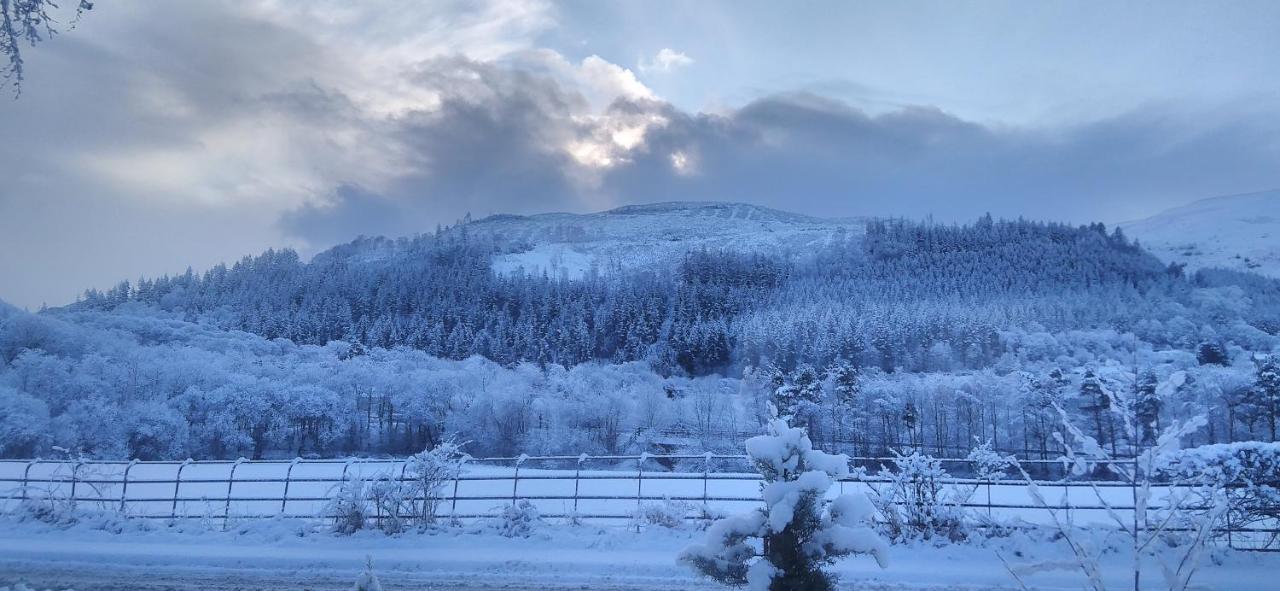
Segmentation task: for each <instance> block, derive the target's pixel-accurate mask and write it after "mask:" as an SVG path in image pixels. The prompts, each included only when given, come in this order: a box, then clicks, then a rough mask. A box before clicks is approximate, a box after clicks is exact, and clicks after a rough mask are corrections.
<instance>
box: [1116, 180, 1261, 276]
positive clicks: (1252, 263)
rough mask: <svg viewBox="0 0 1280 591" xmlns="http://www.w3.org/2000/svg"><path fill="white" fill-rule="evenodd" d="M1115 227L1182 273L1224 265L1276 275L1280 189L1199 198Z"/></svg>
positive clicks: (1230, 267) (1235, 268) (1240, 269)
mask: <svg viewBox="0 0 1280 591" xmlns="http://www.w3.org/2000/svg"><path fill="white" fill-rule="evenodd" d="M1120 227H1121V228H1122V229H1123V230H1124V232H1125V233H1126V234H1128V235H1129V236H1130V237H1131V238H1136V239H1138V240H1139V241H1140V242H1141V243H1142V246H1143V247H1144V248H1146V249H1147V250H1148V251H1150V252H1151V253H1152V254H1154V255H1156V256H1158V257H1160V258H1161V259H1163V260H1165V261H1168V262H1178V263H1186V265H1187V270H1188V271H1194V270H1195V269H1199V268H1203V267H1224V268H1228V269H1234V270H1238V271H1252V272H1254V273H1260V274H1263V275H1268V276H1271V277H1280V190H1272V191H1263V192H1259V193H1246V194H1241V195H1227V196H1223V197H1213V198H1209V199H1202V200H1200V201H1196V202H1193V203H1190V204H1187V205H1183V206H1181V207H1175V208H1173V209H1170V210H1167V211H1164V212H1162V213H1159V214H1157V215H1154V216H1152V217H1149V218H1146V219H1143V220H1137V221H1132V222H1126V223H1123V224H1120Z"/></svg>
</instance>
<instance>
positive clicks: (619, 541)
mask: <svg viewBox="0 0 1280 591" xmlns="http://www.w3.org/2000/svg"><path fill="white" fill-rule="evenodd" d="M186 527H189V528H191V529H188V530H186V531H177V530H176V529H175V528H164V527H158V528H156V529H153V530H150V531H145V530H126V531H123V532H122V533H108V532H106V531H100V530H98V529H92V528H88V527H84V526H83V525H82V526H76V527H73V528H71V529H58V528H50V527H48V526H44V525H42V524H33V523H30V522H27V523H13V522H3V523H0V587H3V586H4V585H8V584H13V583H16V582H18V581H25V582H26V583H27V584H29V585H31V586H32V587H33V588H37V589H68V588H71V589H75V590H77V591H95V590H107V591H117V590H125V589H130V590H144V591H145V590H162V589H163V590H175V591H176V590H182V591H187V590H191V589H212V590H232V589H234V590H239V591H251V590H252V591H257V590H263V591H265V590H268V589H270V590H272V591H280V590H284V589H315V590H329V589H350V585H351V584H352V582H353V581H354V580H355V576H356V575H357V573H359V571H360V570H361V567H362V565H363V562H364V560H365V556H366V555H370V556H372V558H373V561H374V564H375V568H376V571H377V573H378V575H379V577H380V578H381V580H382V583H383V585H384V586H385V587H386V588H387V589H406V590H410V589H412V590H419V589H421V590H426V589H430V590H433V591H450V590H457V591H488V590H498V589H501V590H507V591H525V590H529V591H532V590H534V589H551V590H561V589H563V590H570V589H572V590H587V589H592V590H601V591H676V590H695V591H696V590H703V589H705V590H711V589H723V587H716V586H714V585H711V584H710V583H708V582H706V581H704V580H700V579H698V578H695V577H694V576H693V575H692V574H691V573H690V571H689V570H687V569H686V568H684V567H682V566H681V565H678V564H676V563H675V560H674V557H675V555H676V553H677V552H678V551H679V550H680V549H681V548H683V547H684V546H685V545H687V544H689V543H690V542H691V541H692V540H694V539H695V538H697V537H698V536H700V535H701V534H700V532H695V531H688V530H680V531H671V530H661V529H654V530H650V531H645V532H643V533H635V532H634V531H628V530H624V529H620V528H593V527H576V528H575V527H548V528H546V529H544V530H542V531H540V532H539V533H537V534H535V536H534V537H531V538H527V539H521V538H517V539H509V538H504V537H501V536H497V535H494V534H492V533H484V532H478V531H465V530H447V531H444V532H441V533H437V534H434V535H417V534H412V535H403V536H396V537H388V536H384V535H381V534H378V533H374V532H361V533H359V534H357V535H354V536H350V537H339V536H334V535H332V534H327V533H317V532H300V530H298V529H297V527H298V526H297V524H291V523H283V522H281V523H274V524H264V523H262V522H254V523H252V524H249V526H247V527H246V529H241V530H235V529H233V530H232V531H225V532H224V531H199V530H196V529H194V526H186ZM300 533H302V535H299V534H300ZM990 544H993V545H991V546H989V547H983V545H981V544H978V545H955V546H944V547H933V546H929V545H917V546H893V547H892V548H891V549H890V556H889V568H888V569H885V570H880V569H879V568H877V567H876V566H875V565H874V563H873V562H872V561H871V560H869V559H865V558H861V559H860V558H857V557H855V558H851V559H848V560H844V561H842V562H840V563H839V564H837V565H836V571H837V572H838V573H839V574H840V575H841V577H842V580H843V582H844V585H843V586H844V587H845V588H850V589H853V588H857V589H878V590H885V591H898V590H918V589H935V590H936V589H965V590H970V591H976V590H991V589H1014V588H1016V587H1015V585H1014V584H1013V583H1012V582H1011V580H1010V578H1009V575H1008V574H1007V573H1006V572H1005V570H1004V569H1003V568H1002V567H1001V566H1000V563H999V560H998V559H997V558H996V556H995V550H994V548H996V547H998V548H1000V550H1001V551H1002V552H1004V553H1005V554H1006V555H1008V556H1010V557H1011V558H1013V557H1015V556H1016V555H1017V553H1020V552H1025V554H1024V556H1023V557H1020V558H1016V560H1029V559H1035V556H1034V555H1036V554H1041V556H1040V558H1054V557H1055V556H1051V555H1049V554H1042V553H1044V552H1049V551H1048V550H1045V548H1044V546H1043V543H1042V542H1034V541H1031V540H1025V541H1019V540H1017V539H1002V540H998V541H993V542H990ZM1056 558H1062V557H1061V556H1056ZM1215 562H1216V563H1214V564H1206V565H1205V568H1204V570H1203V572H1202V573H1201V576H1199V577H1198V578H1197V582H1199V583H1200V584H1201V585H1203V586H1204V587H1206V588H1209V589H1219V590H1230V591H1263V590H1265V589H1271V588H1273V587H1272V586H1271V585H1269V584H1268V583H1269V579H1268V574H1267V573H1269V572H1275V569H1276V567H1277V566H1280V557H1277V556H1271V555H1257V554H1244V553H1234V554H1229V555H1221V556H1218V557H1217V560H1216V561H1215ZM1126 563H1127V559H1126V557H1125V556H1124V555H1123V554H1122V553H1116V554H1111V555H1109V556H1108V557H1107V558H1106V564H1105V566H1106V569H1105V570H1106V576H1107V578H1108V583H1109V586H1110V583H1111V581H1112V580H1114V582H1115V584H1116V585H1123V584H1124V583H1125V582H1127V581H1129V580H1131V579H1130V577H1131V576H1132V575H1131V574H1130V573H1129V572H1127V571H1126V570H1125V566H1126ZM1146 576H1148V577H1150V580H1151V582H1152V583H1156V582H1158V578H1159V575H1158V573H1157V572H1155V566H1154V565H1152V567H1151V569H1150V570H1149V571H1148V573H1147V575H1146ZM1034 578H1035V581H1034V586H1035V588H1037V589H1042V590H1045V591H1049V590H1066V589H1072V590H1075V589H1079V588H1080V587H1081V583H1082V580H1081V579H1080V576H1079V575H1078V574H1077V573H1074V572H1064V571H1057V572H1050V573H1042V574H1038V575H1036V576H1035V577H1034Z"/></svg>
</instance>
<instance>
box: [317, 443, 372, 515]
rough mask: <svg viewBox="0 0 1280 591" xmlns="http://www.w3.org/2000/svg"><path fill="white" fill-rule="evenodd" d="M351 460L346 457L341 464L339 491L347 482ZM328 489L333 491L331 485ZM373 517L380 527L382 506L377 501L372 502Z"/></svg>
mask: <svg viewBox="0 0 1280 591" xmlns="http://www.w3.org/2000/svg"><path fill="white" fill-rule="evenodd" d="M351 462H352V459H351V458H347V461H346V462H345V463H343V464H342V475H341V476H339V477H338V491H339V492H341V491H342V486H343V485H345V484H346V483H347V470H349V469H351ZM329 491H330V492H333V487H329ZM326 494H328V493H326ZM330 498H333V497H330ZM323 511H324V509H321V512H323ZM329 517H330V516H329V515H322V516H320V518H321V519H327V518H329ZM373 517H374V519H376V520H377V521H378V527H382V506H381V505H379V504H378V503H374V504H373Z"/></svg>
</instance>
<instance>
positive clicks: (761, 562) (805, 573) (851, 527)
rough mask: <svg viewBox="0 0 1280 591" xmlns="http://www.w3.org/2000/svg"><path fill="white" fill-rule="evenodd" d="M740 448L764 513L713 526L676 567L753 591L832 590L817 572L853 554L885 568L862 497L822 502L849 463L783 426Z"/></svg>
mask: <svg viewBox="0 0 1280 591" xmlns="http://www.w3.org/2000/svg"><path fill="white" fill-rule="evenodd" d="M746 447H747V454H748V455H750V456H751V460H752V462H753V463H754V464H755V467H756V469H757V470H758V471H759V472H760V474H761V476H763V477H764V483H763V485H762V488H761V492H762V495H763V498H764V502H765V506H764V507H762V508H760V509H756V510H754V511H751V512H749V513H744V514H740V515H735V516H732V517H728V518H726V519H722V520H720V521H717V522H716V523H714V524H712V525H711V527H710V528H708V530H707V535H706V540H705V541H704V542H703V543H702V544H696V545H693V546H690V547H688V548H686V549H685V550H684V551H683V552H682V553H681V554H680V557H679V560H680V561H681V562H683V563H684V564H688V565H690V566H691V567H693V568H694V569H695V570H697V571H698V572H699V573H701V574H703V575H706V576H708V577H711V578H713V579H715V580H717V581H720V582H722V583H725V584H729V585H748V586H749V588H750V589H752V590H754V591H766V590H768V591H825V590H828V589H833V588H834V577H833V576H832V575H831V574H830V573H828V572H827V571H826V570H824V568H823V567H824V566H825V565H828V564H831V563H832V562H834V561H835V560H836V559H837V558H840V557H844V556H848V555H852V554H870V555H872V556H874V557H875V559H876V561H877V562H878V563H879V564H880V566H881V567H882V568H883V567H885V566H886V558H887V555H886V553H887V546H886V544H885V543H884V541H882V540H881V539H880V538H879V536H877V535H876V533H875V531H874V530H873V529H872V528H871V527H870V525H869V522H870V520H871V518H872V516H873V515H874V514H875V508H874V507H873V505H872V504H871V501H870V500H868V499H867V497H866V495H864V494H861V493H857V494H847V495H843V496H841V497H839V498H837V499H835V500H832V501H829V502H828V501H827V500H826V493H827V490H828V489H830V488H831V486H832V484H834V482H835V480H836V479H839V478H843V477H845V476H848V474H849V458H848V457H846V456H844V455H832V454H827V453H824V452H821V451H819V450H816V449H813V444H812V442H811V441H810V440H809V437H808V435H806V434H805V432H804V430H803V429H800V428H797V427H790V426H788V425H787V424H786V422H785V421H782V420H774V421H772V422H771V423H770V424H769V433H768V434H767V435H760V436H757V437H752V438H751V439H748V440H747V445H746ZM757 541H758V542H757Z"/></svg>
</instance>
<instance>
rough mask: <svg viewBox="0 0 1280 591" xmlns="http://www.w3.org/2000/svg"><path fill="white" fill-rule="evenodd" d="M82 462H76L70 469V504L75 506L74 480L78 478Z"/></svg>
mask: <svg viewBox="0 0 1280 591" xmlns="http://www.w3.org/2000/svg"><path fill="white" fill-rule="evenodd" d="M83 463H84V462H81V461H80V460H76V465H75V466H72V467H71V504H72V505H75V504H76V479H77V478H79V476H80V465H81V464H83Z"/></svg>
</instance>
